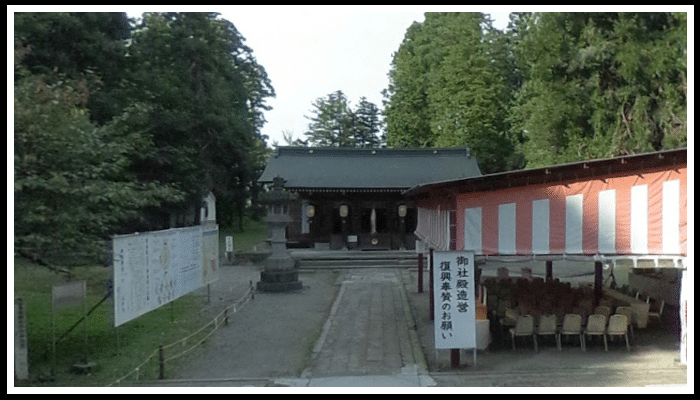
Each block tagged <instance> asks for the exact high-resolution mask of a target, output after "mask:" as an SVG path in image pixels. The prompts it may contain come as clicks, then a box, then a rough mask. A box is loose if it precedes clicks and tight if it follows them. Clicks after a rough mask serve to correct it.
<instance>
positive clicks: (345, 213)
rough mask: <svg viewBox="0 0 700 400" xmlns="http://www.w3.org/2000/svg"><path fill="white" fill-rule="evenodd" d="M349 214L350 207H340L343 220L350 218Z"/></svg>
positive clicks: (344, 205)
mask: <svg viewBox="0 0 700 400" xmlns="http://www.w3.org/2000/svg"><path fill="white" fill-rule="evenodd" d="M348 212H349V210H348V206H347V205H346V204H343V205H341V206H340V216H341V217H342V218H345V217H347V216H348Z"/></svg>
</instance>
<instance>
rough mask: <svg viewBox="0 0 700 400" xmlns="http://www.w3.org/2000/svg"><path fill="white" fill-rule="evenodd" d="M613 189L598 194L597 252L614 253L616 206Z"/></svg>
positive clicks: (615, 193) (615, 194) (615, 195)
mask: <svg viewBox="0 0 700 400" xmlns="http://www.w3.org/2000/svg"><path fill="white" fill-rule="evenodd" d="M616 197H617V192H616V191H615V189H610V190H601V191H600V192H598V252H599V253H607V254H614V253H616V248H617V246H616V244H615V243H616V242H615V240H616V235H615V221H616V213H615V207H616V205H617V200H616Z"/></svg>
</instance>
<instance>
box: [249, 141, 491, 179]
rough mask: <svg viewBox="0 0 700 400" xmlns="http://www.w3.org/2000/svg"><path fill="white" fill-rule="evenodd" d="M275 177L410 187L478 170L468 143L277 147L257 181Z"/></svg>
mask: <svg viewBox="0 0 700 400" xmlns="http://www.w3.org/2000/svg"><path fill="white" fill-rule="evenodd" d="M276 176H281V177H282V178H284V179H285V180H286V181H287V182H286V187H287V188H307V189H321V188H324V189H359V188H362V189H379V188H386V189H402V188H404V189H408V188H410V187H413V186H416V185H420V184H425V183H429V182H438V181H445V180H455V179H466V178H472V177H477V176H481V171H480V170H479V166H478V165H477V162H476V159H475V158H474V156H472V155H470V154H469V151H468V150H467V149H466V148H417V149H414V148H398V149H397V148H338V147H278V148H277V149H276V150H275V152H274V154H273V155H272V156H270V159H269V161H268V163H267V167H266V168H265V171H264V172H263V174H262V176H261V177H260V178H259V179H258V181H259V182H262V183H270V182H272V180H273V179H274V178H275V177H276Z"/></svg>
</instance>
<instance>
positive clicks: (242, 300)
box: [107, 282, 255, 386]
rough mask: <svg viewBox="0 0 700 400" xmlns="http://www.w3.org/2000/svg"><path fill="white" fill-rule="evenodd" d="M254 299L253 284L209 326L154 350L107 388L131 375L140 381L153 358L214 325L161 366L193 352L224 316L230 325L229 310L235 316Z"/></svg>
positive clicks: (166, 359)
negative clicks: (201, 336) (141, 373)
mask: <svg viewBox="0 0 700 400" xmlns="http://www.w3.org/2000/svg"><path fill="white" fill-rule="evenodd" d="M253 298H255V289H254V286H253V283H252V282H251V283H250V287H249V288H248V290H247V291H246V293H245V294H244V295H243V296H242V297H241V298H240V299H238V301H235V302H234V303H233V304H231V305H230V306H227V307H225V308H224V309H223V311H221V312H220V313H219V314H218V315H217V316H216V317H214V319H213V320H211V321H209V322H208V323H207V324H205V325H204V326H202V327H201V328H199V329H198V330H196V331H195V332H193V333H192V334H190V335H188V336H186V337H184V338H182V339H180V340H178V341H176V342H173V343H170V344H168V345H165V346H160V347H159V348H158V349H156V350H154V351H153V352H152V353H151V354H150V355H149V356H148V357H146V359H145V361H144V362H143V363H141V364H140V365H139V366H138V367H136V368H134V369H133V370H132V371H131V372H129V373H128V374H126V375H124V376H123V377H121V378H119V379H117V380H116V381H114V382H113V383H111V384H109V385H107V386H114V385H117V386H120V385H121V382H123V381H124V380H125V379H127V378H128V377H130V376H131V375H134V374H136V380H137V381H138V380H139V372H140V371H141V368H142V367H143V366H144V365H146V364H147V363H148V362H149V361H151V359H152V358H154V357H156V355H158V356H160V354H161V352H162V351H164V350H166V349H169V348H171V347H173V346H176V345H178V344H181V345H182V346H185V345H186V344H187V341H188V339H190V338H192V337H193V336H195V335H197V334H199V333H200V332H202V331H203V330H204V329H206V328H207V327H209V326H210V325H211V324H212V323H213V324H214V329H212V330H211V331H210V332H209V333H208V334H207V335H206V336H205V337H204V338H203V339H201V340H199V341H197V342H196V343H195V344H194V345H192V346H190V347H189V348H187V349H186V350H183V351H182V352H180V353H179V354H176V355H173V356H171V357H168V358H163V359H162V360H161V361H160V364H161V365H162V364H164V363H166V362H169V361H172V360H174V359H176V358H179V357H181V356H183V355H185V354H187V353H188V352H190V351H192V350H193V349H194V348H195V347H197V346H199V345H200V344H202V343H204V342H205V341H206V340H207V339H209V338H210V337H211V335H213V334H214V332H216V330H217V329H219V328H220V327H221V325H220V324H219V318H222V316H223V321H224V325H228V318H229V316H228V310H230V309H233V313H234V314H235V313H237V312H238V311H240V310H241V309H243V306H244V305H246V304H247V303H248V302H249V301H250V300H252V299H253Z"/></svg>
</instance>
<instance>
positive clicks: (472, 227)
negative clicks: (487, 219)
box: [464, 207, 481, 253]
mask: <svg viewBox="0 0 700 400" xmlns="http://www.w3.org/2000/svg"><path fill="white" fill-rule="evenodd" d="M464 249H465V250H471V251H473V252H475V253H481V207H474V208H465V209H464Z"/></svg>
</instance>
